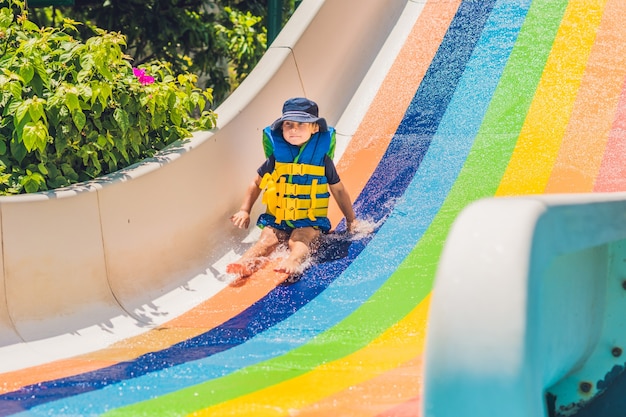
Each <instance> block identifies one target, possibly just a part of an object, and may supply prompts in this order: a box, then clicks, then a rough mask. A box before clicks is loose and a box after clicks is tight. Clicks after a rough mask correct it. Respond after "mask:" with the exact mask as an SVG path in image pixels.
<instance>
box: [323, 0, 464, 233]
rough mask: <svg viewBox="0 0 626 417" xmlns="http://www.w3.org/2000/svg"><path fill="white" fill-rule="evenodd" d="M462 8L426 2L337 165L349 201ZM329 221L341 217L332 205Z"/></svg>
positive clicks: (381, 151) (379, 155)
mask: <svg viewBox="0 0 626 417" xmlns="http://www.w3.org/2000/svg"><path fill="white" fill-rule="evenodd" d="M460 3H461V0H452V1H449V2H437V1H429V2H428V3H427V4H426V5H425V6H424V9H423V10H422V12H421V14H420V15H419V17H418V19H417V22H416V23H415V25H414V26H413V29H412V30H411V33H410V34H409V36H408V37H407V39H406V41H405V42H404V45H403V47H402V49H401V50H400V52H399V53H398V56H397V57H396V60H395V61H394V63H393V65H392V66H391V68H390V69H389V72H388V73H387V75H386V77H385V79H384V81H383V83H382V85H381V87H380V89H379V90H378V92H377V93H376V96H375V97H374V100H373V101H372V105H371V106H370V108H369V109H368V111H367V113H366V114H365V117H364V119H363V121H362V122H361V124H360V125H359V128H358V130H357V132H356V133H355V134H354V136H353V137H352V140H351V141H350V146H349V147H348V149H346V151H345V152H344V154H343V156H342V157H341V160H340V161H339V163H338V164H337V170H338V171H339V173H340V176H341V182H342V183H343V184H344V186H345V187H346V189H347V190H348V192H349V193H350V195H351V196H352V197H353V198H354V197H355V196H357V195H359V194H360V193H361V191H362V190H363V188H364V187H365V184H366V183H367V181H368V180H369V178H370V176H371V174H372V173H373V172H374V170H375V169H376V166H377V165H378V164H379V163H380V160H381V159H382V157H383V155H384V153H385V150H386V149H387V147H388V146H389V142H390V141H391V139H392V138H393V135H394V134H395V132H396V130H397V129H398V126H399V125H400V122H401V121H402V118H403V117H404V114H405V112H406V109H407V108H408V106H409V104H410V103H411V100H412V99H413V96H414V95H415V92H416V91H417V88H418V87H419V85H420V83H421V82H422V79H423V78H424V74H426V71H427V70H428V67H429V65H430V63H431V61H432V60H433V58H434V56H435V54H436V53H437V49H439V45H440V44H441V41H442V40H443V37H444V35H445V34H446V31H447V30H448V26H449V25H450V22H451V21H452V18H453V17H454V14H455V13H456V11H457V9H458V8H459V4H460ZM331 200H332V199H331ZM328 217H329V218H330V220H331V222H332V224H337V222H338V221H339V220H341V218H342V217H343V216H342V215H341V212H340V210H339V208H338V207H337V204H336V202H335V201H334V200H332V201H331V204H330V207H329V210H328Z"/></svg>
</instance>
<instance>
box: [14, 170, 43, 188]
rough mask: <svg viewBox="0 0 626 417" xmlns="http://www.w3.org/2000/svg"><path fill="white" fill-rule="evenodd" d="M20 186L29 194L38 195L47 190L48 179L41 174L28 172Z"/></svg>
mask: <svg viewBox="0 0 626 417" xmlns="http://www.w3.org/2000/svg"><path fill="white" fill-rule="evenodd" d="M20 184H22V186H23V187H24V189H25V190H26V192H27V193H36V192H37V191H40V190H45V189H46V179H45V178H44V177H43V175H41V174H40V173H39V172H31V171H30V170H26V175H25V176H24V177H22V179H21V180H20Z"/></svg>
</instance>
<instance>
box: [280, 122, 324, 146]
mask: <svg viewBox="0 0 626 417" xmlns="http://www.w3.org/2000/svg"><path fill="white" fill-rule="evenodd" d="M319 130H320V127H319V125H318V124H317V123H300V122H292V121H290V120H286V121H284V122H283V137H284V138H285V140H286V141H287V142H288V143H290V144H292V145H296V146H300V145H302V144H304V143H305V142H306V141H307V140H309V139H310V138H311V135H313V134H314V133H317V132H318V131H319Z"/></svg>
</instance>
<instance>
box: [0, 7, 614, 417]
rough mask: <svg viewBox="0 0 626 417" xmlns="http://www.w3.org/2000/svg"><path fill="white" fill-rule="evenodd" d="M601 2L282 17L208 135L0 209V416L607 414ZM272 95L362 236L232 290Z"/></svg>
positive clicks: (607, 134) (608, 158) (605, 52)
mask: <svg viewBox="0 0 626 417" xmlns="http://www.w3.org/2000/svg"><path fill="white" fill-rule="evenodd" d="M623 3H624V2H622V1H621V0H578V1H569V2H568V1H555V0H533V1H531V0H527V1H525V0H500V1H496V0H481V1H470V0H463V1H461V0H415V1H410V0H409V1H407V0H387V1H380V0H325V1H324V0H304V1H303V2H302V4H301V5H300V6H299V8H298V10H297V11H296V13H295V14H294V16H293V17H292V19H291V20H290V21H289V23H288V24H287V26H286V27H285V28H284V29H283V31H282V32H281V33H280V35H279V37H278V38H277V39H276V40H275V41H274V43H273V44H272V46H271V47H270V48H269V50H268V52H267V53H266V55H265V56H264V57H263V59H262V60H261V62H260V63H259V65H258V66H257V67H256V68H255V70H254V71H253V72H252V73H251V74H250V76H249V77H248V78H247V79H246V80H245V81H244V83H242V85H241V86H240V87H239V88H238V89H237V90H236V91H235V92H234V93H233V94H232V96H231V97H230V98H229V99H228V100H227V101H226V102H225V103H224V104H223V105H221V106H220V107H219V108H218V109H217V113H218V126H217V128H216V129H215V130H214V131H211V132H198V133H196V134H194V136H193V137H192V138H191V139H190V140H188V141H184V142H182V143H180V144H177V145H176V146H173V147H171V148H169V149H168V150H166V151H164V152H162V153H161V154H159V155H158V156H157V157H155V158H154V159H151V160H149V161H146V162H143V163H141V164H138V165H137V166H135V167H131V168H130V169H127V170H123V171H121V172H118V173H115V174H113V175H111V176H109V177H105V178H102V179H99V180H97V181H94V182H91V183H86V184H81V185H77V186H73V187H70V188H68V189H64V190H58V191H55V192H50V193H40V194H33V195H27V196H17V197H10V198H9V197H3V198H0V227H1V230H0V232H1V234H2V240H1V241H0V242H1V245H2V258H1V262H2V268H1V269H0V271H1V274H2V275H1V276H0V284H1V285H0V416H40V415H41V416H44V415H45V416H50V415H54V416H96V415H107V416H114V415H120V416H122V415H123V416H133V415H150V416H154V415H159V416H168V415H170V416H182V415H207V416H228V415H233V416H234V415H241V416H266V415H267V416H280V415H283V416H296V415H297V416H307V415H319V416H328V415H333V416H380V417H382V416H419V415H424V416H490V415H506V416H517V415H519V416H548V415H550V416H552V415H579V416H584V415H592V416H609V415H620V414H619V412H620V410H623V409H624V407H623V406H622V405H623V400H621V397H622V396H623V395H620V386H621V385H623V383H624V381H623V380H622V378H620V377H621V371H622V369H623V367H624V359H623V358H621V356H622V349H623V347H624V340H623V339H624V338H625V337H624V336H623V333H624V332H623V325H622V323H623V319H621V318H622V317H624V311H623V310H624V307H621V304H623V299H624V296H623V295H622V291H623V290H624V287H625V286H624V284H623V279H624V278H623V277H624V272H623V270H624V266H623V263H624V261H623V260H624V259H626V256H625V255H626V254H625V253H624V251H626V247H625V245H624V238H626V225H625V223H626V222H624V220H626V219H625V217H626V214H624V213H626V194H623V193H621V192H622V191H624V190H626V175H624V174H626V172H624V171H625V168H623V167H624V166H626V163H625V162H626V161H625V159H626V156H625V155H626V153H625V152H623V151H624V150H626V137H625V135H624V133H623V132H624V127H625V126H624V124H625V122H624V120H626V119H625V115H626V93H625V92H624V91H626V90H624V80H625V76H626V62H624V61H625V60H626V54H625V53H624V52H626V51H625V50H624V49H625V47H626V44H625V42H626V41H624V39H626V36H624V35H626V33H623V32H624V31H626V28H625V27H624V25H623V24H622V22H623V21H624V19H623V17H624V16H626V4H623ZM293 96H307V97H310V98H312V99H314V100H316V101H317V102H318V104H319V105H320V109H321V113H322V115H323V116H324V117H325V118H326V119H327V120H328V122H329V123H330V124H331V125H334V126H335V127H336V128H337V132H338V146H337V152H336V163H337V167H338V170H339V173H340V176H341V178H342V181H343V182H344V183H345V185H346V187H347V188H348V189H349V191H350V193H351V194H352V196H353V200H354V207H355V211H356V213H357V216H358V217H359V218H360V219H361V220H362V221H363V222H365V223H366V224H369V225H372V226H373V229H374V230H373V232H371V233H357V234H356V235H350V234H347V233H346V232H345V225H344V224H343V222H342V219H341V214H340V212H339V210H338V209H337V208H336V207H334V206H333V207H331V210H330V218H331V220H332V222H333V225H334V226H335V227H336V230H335V232H334V233H332V234H330V235H329V236H328V237H327V238H326V239H325V241H324V246H323V248H322V249H321V250H320V252H319V253H318V254H316V256H315V259H314V261H315V262H314V263H313V264H312V265H311V266H310V268H308V269H307V270H306V272H305V273H304V274H303V275H302V277H300V279H299V280H298V281H296V282H294V283H285V282H284V280H285V278H286V277H285V276H284V275H282V274H280V273H276V272H274V271H273V270H272V269H271V264H270V266H269V267H267V268H265V269H263V270H261V271H259V272H258V273H256V274H255V275H253V276H252V277H250V278H248V279H247V280H243V281H242V280H233V279H232V277H230V276H229V275H228V274H226V273H225V265H226V264H227V263H228V262H230V261H232V260H233V259H236V258H237V256H238V255H239V254H241V253H242V252H243V251H244V250H245V249H246V248H247V247H248V246H249V245H250V244H251V243H252V242H253V241H254V239H256V238H257V237H258V232H256V231H254V230H247V231H240V230H237V229H235V228H234V227H232V226H231V225H230V223H229V221H228V217H229V216H230V214H231V213H232V212H234V211H235V210H236V209H237V208H238V207H239V204H240V202H241V198H242V196H243V192H244V190H245V187H246V185H247V184H248V183H249V181H250V179H251V176H252V175H253V174H254V170H255V169H256V167H257V166H258V165H259V164H260V163H261V162H262V159H263V156H262V148H261V143H260V137H261V130H262V128H263V127H265V126H266V125H267V124H268V123H270V122H271V121H273V120H274V119H275V118H276V117H277V116H278V115H279V114H280V108H281V105H282V102H283V101H284V100H285V99H287V98H289V97H293ZM255 210H256V213H254V214H253V216H254V215H256V214H258V213H260V212H261V210H262V207H261V206H260V204H258V205H257V207H256V209H255ZM621 392H623V390H622V391H621ZM620 401H621V402H620Z"/></svg>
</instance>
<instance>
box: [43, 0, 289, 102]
mask: <svg viewBox="0 0 626 417" xmlns="http://www.w3.org/2000/svg"><path fill="white" fill-rule="evenodd" d="M284 8H285V10H284V13H283V16H284V17H285V18H287V17H288V16H290V14H291V13H292V12H293V8H294V0H286V1H285V2H284ZM266 9H267V0H246V1H242V0H75V6H73V7H61V8H57V9H52V8H46V9H36V10H35V11H36V14H37V19H36V21H37V22H38V23H39V24H46V25H53V24H54V22H55V21H58V20H59V19H62V17H64V16H67V17H70V18H72V19H73V20H76V21H80V22H85V23H86V25H85V26H83V27H81V28H79V29H80V36H81V37H82V38H83V39H87V38H88V37H90V36H92V35H93V33H92V32H93V30H94V28H95V27H97V28H103V29H106V30H108V31H113V32H120V33H123V34H124V35H125V36H126V39H127V44H128V48H127V53H128V54H129V55H131V56H133V57H134V59H135V61H134V65H137V66H138V65H141V64H145V63H149V62H151V61H152V60H160V61H164V62H168V63H170V65H171V67H172V70H173V71H176V72H192V73H194V74H196V75H198V77H199V80H200V82H201V83H202V84H203V87H208V88H211V89H212V90H213V95H214V98H215V103H216V104H219V103H221V102H222V101H223V99H224V98H225V97H227V96H228V94H229V93H230V92H231V91H232V90H233V89H234V88H235V87H237V86H238V84H239V83H240V82H241V81H242V80H243V79H244V78H245V76H246V75H247V74H248V73H249V72H250V71H251V69H252V68H253V67H254V66H255V65H256V63H257V62H258V61H259V59H260V58H261V56H262V55H263V53H264V52H265V50H266V49H267V30H266V26H267V22H266V14H267V13H266Z"/></svg>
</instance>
